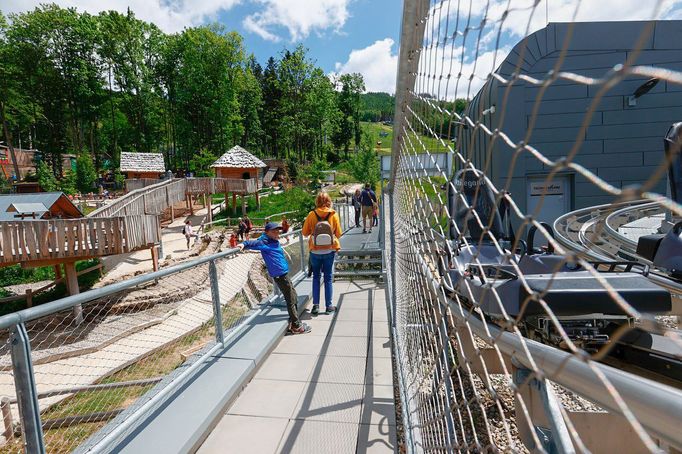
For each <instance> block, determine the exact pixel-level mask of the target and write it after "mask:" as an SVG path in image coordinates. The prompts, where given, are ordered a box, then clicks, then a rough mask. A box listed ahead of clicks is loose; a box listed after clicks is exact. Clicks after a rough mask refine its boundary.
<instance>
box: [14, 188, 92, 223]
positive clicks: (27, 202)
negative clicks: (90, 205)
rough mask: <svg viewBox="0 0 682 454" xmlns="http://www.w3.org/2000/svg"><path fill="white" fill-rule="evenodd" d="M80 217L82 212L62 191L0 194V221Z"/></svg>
mask: <svg viewBox="0 0 682 454" xmlns="http://www.w3.org/2000/svg"><path fill="white" fill-rule="evenodd" d="M82 217H83V213H81V211H80V210H79V209H78V207H76V205H74V204H73V203H72V202H71V200H69V198H68V197H66V196H65V195H64V194H63V193H62V192H38V193H34V194H9V195H0V221H24V220H32V219H77V218H82Z"/></svg>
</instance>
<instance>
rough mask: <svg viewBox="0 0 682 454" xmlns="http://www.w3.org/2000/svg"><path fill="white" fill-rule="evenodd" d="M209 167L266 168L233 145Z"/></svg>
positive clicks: (261, 162) (240, 148) (255, 158)
mask: <svg viewBox="0 0 682 454" xmlns="http://www.w3.org/2000/svg"><path fill="white" fill-rule="evenodd" d="M211 167H233V168H237V169H253V168H258V167H267V165H266V164H265V163H264V162H263V161H261V160H260V159H258V158H257V157H255V156H254V155H252V154H251V153H249V152H248V151H246V150H245V149H243V148H242V147H240V146H239V145H235V146H234V147H232V148H231V149H230V150H228V151H227V152H226V153H225V154H224V155H222V156H221V157H220V158H218V160H217V161H216V162H214V163H213V164H212V165H211Z"/></svg>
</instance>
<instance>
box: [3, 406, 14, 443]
mask: <svg viewBox="0 0 682 454" xmlns="http://www.w3.org/2000/svg"><path fill="white" fill-rule="evenodd" d="M0 412H2V421H3V422H4V423H5V430H4V431H3V433H2V434H3V435H4V436H5V439H6V440H13V439H14V422H12V409H11V406H10V398H9V397H7V396H3V397H2V400H0Z"/></svg>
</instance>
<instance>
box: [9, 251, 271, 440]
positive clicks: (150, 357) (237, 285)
mask: <svg viewBox="0 0 682 454" xmlns="http://www.w3.org/2000/svg"><path fill="white" fill-rule="evenodd" d="M257 260H258V256H256V255H252V254H231V255H227V256H225V255H224V254H223V256H222V257H220V258H218V259H216V260H215V261H214V262H212V263H211V262H205V263H202V264H199V265H197V266H194V267H191V268H188V269H185V270H184V271H180V272H177V273H174V274H169V275H167V276H164V277H161V278H159V279H157V280H154V281H149V282H146V283H144V284H141V285H138V286H134V287H130V288H127V289H126V290H124V291H121V292H118V293H115V294H113V295H108V296H105V297H102V298H98V299H95V300H92V301H88V302H85V303H83V304H82V305H79V306H76V307H75V308H68V309H65V310H62V311H58V312H52V313H49V314H48V315H45V316H43V317H40V318H37V319H33V320H30V321H28V322H26V323H25V327H26V333H27V337H28V340H29V342H30V346H31V360H32V367H33V376H34V379H35V384H36V389H37V393H38V406H39V410H40V413H41V421H42V427H43V433H44V442H45V448H46V451H47V452H50V453H58V452H71V451H73V450H74V449H76V448H77V447H78V446H80V445H83V444H84V443H85V444H84V445H83V448H81V449H82V450H83V449H84V450H87V446H88V444H89V442H88V440H89V439H90V437H91V436H93V435H94V436H95V438H93V439H92V440H90V441H96V440H99V439H101V438H103V437H105V436H107V435H108V433H109V431H110V430H113V429H114V428H115V427H116V424H110V421H112V420H113V419H114V418H116V417H119V415H123V416H125V413H124V412H126V411H127V410H128V411H131V410H133V409H136V408H139V407H141V406H142V405H144V404H145V403H146V402H147V401H148V400H149V399H151V398H152V396H153V395H154V393H148V391H150V390H152V389H153V388H154V387H155V386H157V385H159V384H160V383H161V382H163V383H164V384H167V383H168V382H169V381H172V379H173V378H174V375H177V372H178V371H179V369H178V368H179V367H180V366H181V365H183V364H186V363H187V361H188V360H191V359H192V358H196V357H198V355H199V353H201V352H202V351H205V350H206V349H207V348H208V347H210V346H213V345H215V344H216V340H217V336H216V326H217V323H216V315H215V314H216V313H218V314H220V317H221V324H220V326H222V329H223V330H224V332H225V333H229V331H230V329H232V328H234V327H237V326H239V325H240V324H241V323H242V322H243V321H244V320H246V318H247V317H248V316H249V315H251V314H252V313H253V311H254V309H255V308H256V305H257V304H259V303H260V301H261V300H262V299H263V298H264V297H265V296H267V295H268V294H269V288H268V287H267V281H265V285H264V284H263V282H255V283H254V282H252V281H253V280H254V279H255V278H254V276H257V274H258V269H259V266H258V263H257ZM212 268H213V270H212ZM252 270H254V272H251V271H252ZM212 272H215V279H212V278H211V273H212ZM261 281H264V279H262V280H261ZM216 296H217V297H216ZM218 303H219V304H218ZM217 306H219V308H220V310H218V307H217ZM75 312H79V313H82V319H83V321H82V322H80V323H78V322H77V317H76V314H75ZM9 338H10V333H9V331H5V332H3V333H2V345H1V347H0V367H2V369H1V371H0V386H1V387H2V391H1V392H0V394H2V396H5V397H3V404H2V412H3V419H4V424H5V426H4V437H5V441H6V443H5V444H4V446H3V447H2V448H0V451H6V452H16V451H20V450H21V448H22V444H23V443H24V439H23V437H22V436H21V435H22V427H21V423H22V422H23V421H22V418H20V415H19V409H18V404H17V397H18V396H17V394H16V391H15V382H14V376H13V368H12V355H11V348H10V343H9V342H8V339H9ZM162 385H163V384H162Z"/></svg>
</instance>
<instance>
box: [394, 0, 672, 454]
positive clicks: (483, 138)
mask: <svg viewBox="0 0 682 454" xmlns="http://www.w3.org/2000/svg"><path fill="white" fill-rule="evenodd" d="M559 3H561V5H559V6H560V7H559V6H557V5H555V6H557V7H556V8H553V9H551V10H550V8H552V5H550V8H546V4H545V2H542V1H523V0H520V1H512V0H505V1H501V0H489V1H473V2H472V1H458V0H443V1H425V0H406V1H405V2H404V11H403V25H402V32H401V49H400V57H399V63H398V71H399V72H398V86H397V91H396V98H397V100H396V102H397V104H396V105H397V112H396V118H395V125H394V128H395V130H394V132H395V134H394V146H393V159H392V160H393V167H392V175H391V179H390V187H389V197H387V199H388V201H389V202H390V204H391V211H392V212H393V214H392V219H391V222H390V223H389V225H388V226H387V239H388V240H390V241H387V245H386V247H387V252H388V253H389V254H390V255H389V256H390V257H391V259H392V260H391V261H392V264H391V268H390V269H391V272H390V273H389V288H390V289H392V292H393V298H392V301H393V310H394V323H395V328H396V336H395V339H394V342H395V343H394V346H395V355H396V357H397V358H398V359H399V361H398V364H399V374H398V375H399V378H398V380H399V383H400V388H401V400H402V402H401V404H402V411H403V422H404V426H405V447H406V448H407V449H408V451H425V452H436V451H438V452H440V451H473V452H481V451H486V452H487V451H497V450H512V451H521V452H523V451H533V450H539V451H550V452H575V451H588V450H591V451H597V452H618V451H622V452H643V451H661V450H664V451H669V450H671V449H672V448H671V446H674V447H676V448H677V449H680V448H681V446H680V443H681V440H680V437H679V435H676V430H675V429H674V427H675V425H679V422H680V417H682V415H680V414H679V411H678V410H673V409H672V406H670V405H666V403H665V400H666V399H670V402H672V401H675V402H679V399H680V398H681V396H682V394H680V392H679V391H678V389H679V387H680V380H682V374H681V373H680V369H679V360H680V359H682V341H681V340H680V331H679V327H678V325H677V317H675V316H676V315H677V314H679V313H680V306H679V304H680V301H679V297H678V294H679V293H678V292H679V290H678V289H679V288H680V284H679V278H678V277H677V276H676V274H675V272H674V270H673V269H672V268H673V267H672V266H671V267H667V266H665V265H662V264H661V263H658V262H657V260H658V259H654V258H651V257H649V258H647V257H644V256H642V252H641V250H640V249H641V248H638V247H637V240H638V239H639V236H642V235H645V234H657V233H659V231H660V230H661V229H663V230H662V231H663V232H665V231H667V230H668V229H670V227H672V225H673V224H674V222H675V220H679V217H680V216H682V209H681V208H680V205H678V203H677V202H676V201H674V200H673V199H672V198H670V197H666V196H665V195H664V194H666V188H667V183H666V181H667V180H666V175H667V174H668V170H669V167H670V164H671V163H673V164H674V163H675V162H676V157H677V153H678V151H679V139H678V138H677V136H676V135H675V137H673V138H672V143H673V145H674V146H672V147H671V149H672V150H673V152H668V153H664V150H663V140H662V139H663V138H664V137H665V136H666V133H667V132H668V130H669V128H670V125H671V124H673V123H675V122H677V121H679V119H680V118H679V115H680V112H679V111H678V110H676V109H675V108H673V107H672V106H674V105H677V104H675V103H678V102H679V101H680V99H679V98H677V94H676V92H677V91H679V90H680V87H681V86H682V73H681V72H680V70H682V66H681V65H680V63H679V62H680V61H682V49H680V48H679V46H678V45H672V44H671V40H668V39H667V38H670V37H671V36H672V35H670V30H673V29H674V27H677V28H678V29H679V23H677V22H675V23H665V22H658V21H654V20H651V21H648V22H618V23H579V22H576V20H577V19H584V17H589V16H590V15H589V14H585V11H586V10H592V11H593V12H594V9H596V8H601V6H600V5H598V4H596V2H591V1H589V2H588V1H583V2H580V1H567V2H559ZM670 3H671V2H665V1H658V2H649V3H647V4H646V5H643V6H642V7H641V11H640V12H639V16H640V18H641V19H647V20H648V19H658V18H660V16H661V15H665V14H667V13H669V12H670V11H671V4H670ZM549 11H554V12H556V13H557V14H558V15H559V16H561V19H562V21H564V22H563V23H554V24H549V25H547V24H546V18H547V15H548V14H549ZM588 12H589V11H588ZM592 16H595V17H602V16H603V15H600V14H593V15H592ZM607 36H608V37H609V38H608V39H606V38H605V37H607ZM517 41H518V42H517ZM664 53H665V55H664ZM672 99H676V101H675V102H672V101H671V100H672ZM647 109H648V110H647ZM614 150H615V152H614ZM642 201H644V202H646V203H644V202H642ZM593 205H601V206H600V207H599V209H596V210H595V209H591V208H589V207H590V206H593ZM624 207H625V211H622V210H623V209H624ZM642 207H646V210H643V209H641V208H642ZM652 207H653V208H652ZM580 208H585V211H584V213H583V216H582V217H581V216H579V215H566V216H563V217H560V216H559V215H560V214H562V213H566V212H567V211H570V210H573V209H580ZM616 210H621V212H619V213H620V214H618V216H615V217H614V216H610V215H611V214H612V213H614V212H615V211H616ZM557 216H559V219H558V221H557V224H556V227H557V228H559V230H560V231H558V232H554V226H555V225H554V224H553V221H554V220H555V219H557ZM666 226H667V228H666ZM635 228H637V229H639V230H636V229H635ZM628 229H630V230H628ZM675 230H676V229H675V228H673V229H672V231H673V232H675ZM633 232H634V233H633ZM628 235H630V236H628ZM675 235H679V231H677V233H676V234H673V238H672V240H674V239H675V238H676V236H675ZM656 238H657V239H654V240H652V241H661V239H660V236H659V237H656ZM662 241H666V240H665V239H664V240H662ZM597 246H599V249H596V247H597ZM675 254H676V255H677V256H678V257H679V256H680V255H681V254H682V248H680V249H679V250H678V251H675V252H674V253H673V255H675ZM664 344H665V346H664ZM656 355H658V356H659V357H660V358H657V359H653V357H654V356H656ZM661 358H663V359H661ZM605 364H608V366H605ZM675 364H677V365H675ZM644 369H646V370H644ZM623 376H625V377H627V380H632V381H630V382H628V383H629V384H630V385H632V386H631V387H630V386H629V385H628V386H625V384H624V383H625V382H624V381H622V380H621V379H622V377H623ZM623 380H625V379H623ZM675 388H678V389H675ZM642 390H646V391H645V392H644V393H643V394H642V392H643V391H642ZM648 411H653V413H656V414H657V415H659V417H657V418H652V417H651V414H648V413H647V412H648ZM669 423H670V424H669ZM606 427H608V428H609V430H608V433H605V431H604V428H606Z"/></svg>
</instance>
